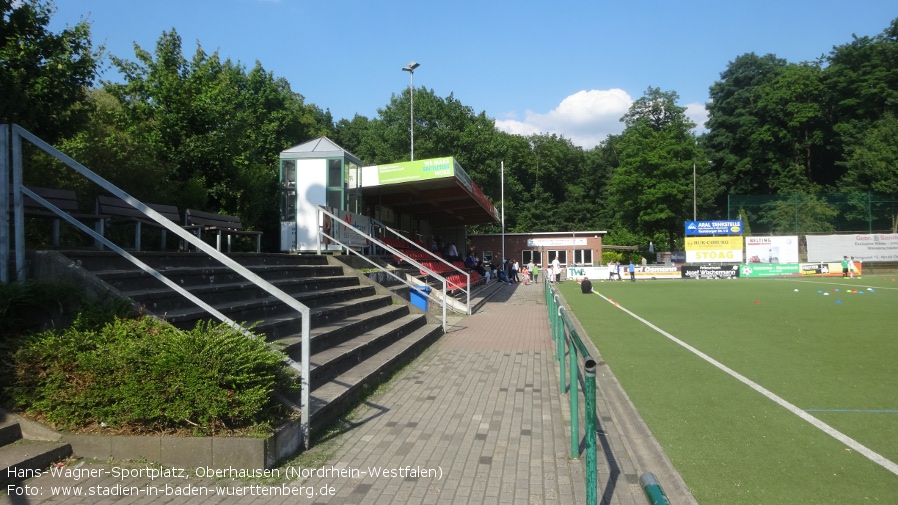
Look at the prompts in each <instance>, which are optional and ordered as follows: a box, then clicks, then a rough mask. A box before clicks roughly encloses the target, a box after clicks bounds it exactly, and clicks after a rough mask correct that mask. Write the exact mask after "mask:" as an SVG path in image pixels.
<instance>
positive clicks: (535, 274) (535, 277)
mask: <svg viewBox="0 0 898 505" xmlns="http://www.w3.org/2000/svg"><path fill="white" fill-rule="evenodd" d="M530 265H531V267H530V275H532V276H533V282H534V283H536V282H537V281H538V280H539V265H537V264H536V263H534V262H533V261H531V262H530Z"/></svg>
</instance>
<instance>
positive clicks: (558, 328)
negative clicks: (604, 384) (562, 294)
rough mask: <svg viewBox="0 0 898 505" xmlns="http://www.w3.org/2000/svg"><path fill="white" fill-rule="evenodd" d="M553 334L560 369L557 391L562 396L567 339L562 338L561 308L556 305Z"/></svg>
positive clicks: (564, 380) (565, 376) (565, 380)
mask: <svg viewBox="0 0 898 505" xmlns="http://www.w3.org/2000/svg"><path fill="white" fill-rule="evenodd" d="M555 333H556V335H557V337H556V338H557V340H556V341H555V348H556V349H557V350H558V351H557V354H558V366H559V368H560V372H561V373H560V377H561V380H560V381H558V390H559V391H560V392H561V394H564V386H565V384H566V382H567V373H566V372H565V362H564V348H565V344H567V339H566V338H565V336H564V321H563V320H562V319H561V306H560V305H558V306H557V309H556V311H555Z"/></svg>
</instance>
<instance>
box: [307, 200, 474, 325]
mask: <svg viewBox="0 0 898 505" xmlns="http://www.w3.org/2000/svg"><path fill="white" fill-rule="evenodd" d="M324 216H327V217H329V218H331V219H333V220H334V222H335V223H339V222H342V220H341V219H340V218H339V217H337V215H336V214H333V213H332V212H330V211H328V210H327V209H325V208H324V207H322V206H319V207H318V218H317V219H318V220H317V222H318V223H322V217H324ZM321 228H322V227H321V226H319V227H318V254H321V243H322V240H321V239H322V237H327V238H328V239H329V240H332V241H333V242H334V243H335V244H337V245H339V246H340V247H342V248H344V249H345V250H346V251H348V252H351V253H352V254H355V255H356V256H359V257H360V258H362V259H364V260H365V261H367V262H368V263H370V264H371V265H372V266H374V267H375V268H377V269H379V270H380V271H382V272H384V273H386V274H387V275H390V276H392V277H393V278H394V279H396V280H398V281H400V282H402V283H403V284H405V285H406V286H408V287H409V289H414V288H415V287H416V285H415V284H413V283H412V282H409V280H408V279H403V278H402V277H400V276H398V275H396V274H394V273H393V272H391V271H389V270H388V269H386V268H384V267H383V266H382V265H380V264H378V263H377V262H375V261H373V260H372V259H371V258H369V257H367V256H365V255H364V254H362V253H360V252H358V251H356V250H355V249H353V248H352V247H350V246H348V245H346V244H344V243H343V242H341V241H340V240H338V239H336V238H335V237H333V236H331V235H330V234H328V233H325V232H324V231H323V230H322V229H321ZM345 228H346V230H347V231H351V232H352V233H354V234H356V235H358V236H359V237H362V238H364V239H365V240H368V241H370V242H371V243H372V244H374V245H377V246H378V247H382V248H384V249H386V250H387V251H390V252H391V253H393V254H396V255H397V256H399V257H400V258H403V259H404V260H406V261H408V262H409V263H411V264H412V265H414V266H415V267H417V268H418V269H420V270H422V271H425V272H427V273H428V275H430V276H432V277H434V278H436V279H437V280H438V281H439V282H440V283H442V285H443V289H442V290H441V291H440V292H441V293H442V296H441V297H440V298H436V297H433V296H431V295H430V294H429V293H426V292H424V293H422V294H423V295H424V296H426V297H428V298H429V299H431V300H434V301H436V302H438V303H439V304H440V305H441V306H442V310H443V317H442V323H443V331H444V332H445V331H446V328H447V325H446V307H447V305H448V304H447V298H448V289H447V287H448V284H449V281H448V279H446V278H445V277H443V276H441V275H440V274H438V273H436V272H435V271H433V270H432V269H430V268H427V267H426V266H424V265H422V264H421V263H419V262H417V261H415V260H413V259H412V258H408V257H407V256H406V255H404V254H402V253H401V252H400V251H398V250H397V249H395V248H394V247H392V246H390V245H388V244H386V243H384V242H382V241H380V240H378V239H377V238H376V237H372V236H369V235H366V234H365V233H362V232H361V231H360V230H358V229H356V228H354V227H352V226H345ZM468 311H469V313H470V308H469V309H468Z"/></svg>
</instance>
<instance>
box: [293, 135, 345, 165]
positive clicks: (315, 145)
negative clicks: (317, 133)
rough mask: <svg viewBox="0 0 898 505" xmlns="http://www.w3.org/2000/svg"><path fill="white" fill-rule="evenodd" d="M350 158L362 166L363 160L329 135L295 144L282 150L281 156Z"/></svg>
mask: <svg viewBox="0 0 898 505" xmlns="http://www.w3.org/2000/svg"><path fill="white" fill-rule="evenodd" d="M344 157H345V158H348V159H349V161H352V162H353V163H355V164H356V165H359V166H361V165H362V162H361V160H359V159H358V158H357V157H356V156H355V155H353V154H352V153H350V152H349V151H347V150H345V149H343V148H342V147H340V146H339V145H337V144H336V143H335V142H334V141H333V140H331V139H329V138H327V137H318V138H317V139H313V140H310V141H308V142H303V143H302V144H299V145H296V146H293V147H291V148H289V149H284V150H283V151H281V158H288V159H294V158H311V159H323V158H344Z"/></svg>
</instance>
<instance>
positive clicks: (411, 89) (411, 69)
mask: <svg viewBox="0 0 898 505" xmlns="http://www.w3.org/2000/svg"><path fill="white" fill-rule="evenodd" d="M420 66H421V64H420V63H416V62H414V61H412V62H409V64H408V66H406V67H402V71H403V72H408V74H409V84H408V95H409V102H410V103H411V105H410V106H409V111H410V112H409V123H408V126H409V131H410V132H411V135H412V151H411V152H412V159H411V161H415V69H416V68H418V67H420Z"/></svg>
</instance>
